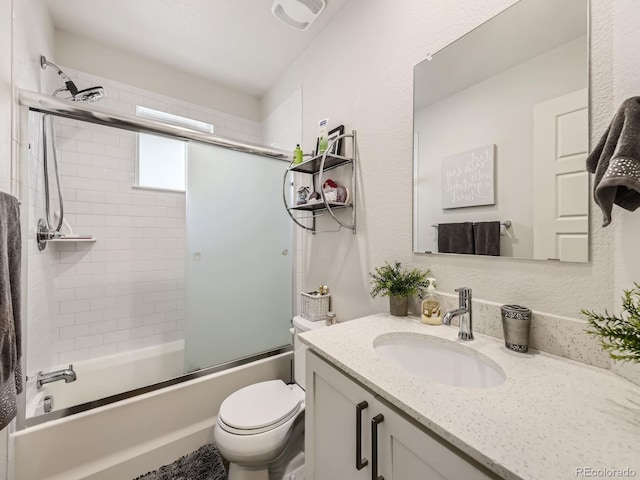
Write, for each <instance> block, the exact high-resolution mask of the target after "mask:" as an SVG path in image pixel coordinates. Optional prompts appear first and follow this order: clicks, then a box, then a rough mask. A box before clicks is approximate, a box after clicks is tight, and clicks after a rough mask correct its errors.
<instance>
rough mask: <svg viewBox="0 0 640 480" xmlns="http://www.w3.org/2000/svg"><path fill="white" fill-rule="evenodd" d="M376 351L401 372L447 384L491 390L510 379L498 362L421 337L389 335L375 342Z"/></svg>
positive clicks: (382, 336) (470, 350)
mask: <svg viewBox="0 0 640 480" xmlns="http://www.w3.org/2000/svg"><path fill="white" fill-rule="evenodd" d="M373 348H374V350H375V351H376V353H377V354H378V355H379V356H380V357H382V358H384V359H386V360H389V361H390V362H391V363H392V364H394V365H395V366H396V367H399V368H400V369H401V370H404V371H405V372H407V373H409V374H411V375H414V376H416V377H423V378H427V379H429V380H432V381H434V382H438V383H443V384H445V385H453V386H456V387H465V388H490V387H497V386H498V385H502V384H503V383H504V381H505V380H506V376H505V374H504V372H503V371H502V369H501V368H500V367H499V366H498V365H496V364H495V363H494V362H492V361H491V360H489V359H487V358H485V357H484V356H482V355H480V354H479V353H478V352H476V351H475V350H472V349H471V348H469V347H465V346H463V345H460V344H459V343H457V342H451V341H449V340H444V339H440V338H436V337H429V336H426V335H420V334H401V335H398V334H385V335H380V336H379V337H377V338H376V339H375V340H374V342H373Z"/></svg>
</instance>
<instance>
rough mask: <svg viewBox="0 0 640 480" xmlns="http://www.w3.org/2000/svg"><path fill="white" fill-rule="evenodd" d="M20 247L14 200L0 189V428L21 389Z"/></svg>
mask: <svg viewBox="0 0 640 480" xmlns="http://www.w3.org/2000/svg"><path fill="white" fill-rule="evenodd" d="M21 247H22V240H21V236H20V208H19V206H18V199H17V198H15V197H12V196H11V195H9V194H7V193H3V192H0V430H2V429H4V428H5V427H6V426H7V425H8V424H9V422H11V420H12V419H13V417H15V415H16V407H17V402H16V397H17V395H18V394H19V393H20V392H22V370H21V367H20V357H21V341H22V340H21V338H22V335H21V328H20V262H21Z"/></svg>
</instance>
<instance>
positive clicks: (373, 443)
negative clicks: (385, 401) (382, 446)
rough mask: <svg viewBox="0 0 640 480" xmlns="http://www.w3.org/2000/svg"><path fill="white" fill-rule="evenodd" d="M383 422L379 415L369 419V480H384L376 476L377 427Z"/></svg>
mask: <svg viewBox="0 0 640 480" xmlns="http://www.w3.org/2000/svg"><path fill="white" fill-rule="evenodd" d="M383 421H384V415H382V414H381V413H379V414H378V415H376V416H375V417H373V418H372V419H371V480H384V477H383V476H382V475H378V425H379V424H381V423H382V422H383Z"/></svg>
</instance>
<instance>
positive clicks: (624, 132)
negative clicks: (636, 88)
mask: <svg viewBox="0 0 640 480" xmlns="http://www.w3.org/2000/svg"><path fill="white" fill-rule="evenodd" d="M587 170H589V171H590V172H591V173H595V178H594V182H593V185H594V191H593V196H594V199H595V201H596V203H597V204H598V206H600V209H601V210H602V216H603V221H602V226H603V227H606V226H607V225H609V224H610V223H611V210H612V208H613V204H614V203H615V204H616V205H618V206H620V207H622V208H624V209H626V210H629V211H633V210H635V209H637V208H638V207H640V97H632V98H628V99H627V100H625V101H624V102H623V103H622V105H621V106H620V108H619V109H618V111H617V112H616V114H615V116H614V117H613V120H612V121H611V125H609V128H608V129H607V131H606V132H605V133H604V135H603V136H602V138H601V139H600V141H599V142H598V144H597V145H596V146H595V148H594V149H593V151H592V152H591V153H590V154H589V156H588V157H587Z"/></svg>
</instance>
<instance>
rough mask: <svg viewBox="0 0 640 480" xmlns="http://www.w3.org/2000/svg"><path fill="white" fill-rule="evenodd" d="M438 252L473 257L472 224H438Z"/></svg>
mask: <svg viewBox="0 0 640 480" xmlns="http://www.w3.org/2000/svg"><path fill="white" fill-rule="evenodd" d="M438 252H440V253H467V254H471V255H473V254H474V253H475V246H474V242H473V223H472V222H462V223H439V224H438Z"/></svg>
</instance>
